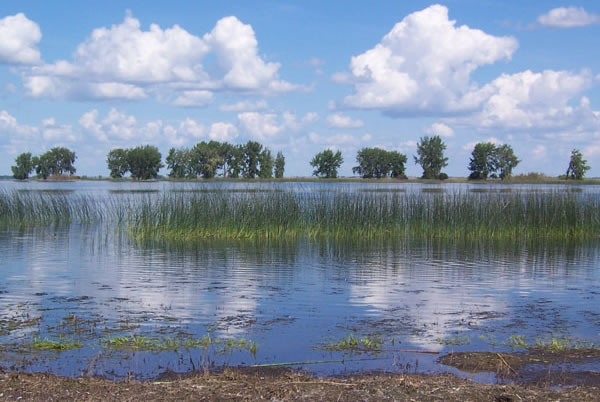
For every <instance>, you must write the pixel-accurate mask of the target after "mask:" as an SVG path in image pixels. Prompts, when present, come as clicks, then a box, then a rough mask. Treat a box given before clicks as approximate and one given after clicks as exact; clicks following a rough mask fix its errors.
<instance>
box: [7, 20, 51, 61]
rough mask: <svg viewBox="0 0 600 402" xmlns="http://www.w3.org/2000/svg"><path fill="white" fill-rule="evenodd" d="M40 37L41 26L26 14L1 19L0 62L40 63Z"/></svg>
mask: <svg viewBox="0 0 600 402" xmlns="http://www.w3.org/2000/svg"><path fill="white" fill-rule="evenodd" d="M40 39H42V33H41V31H40V27H39V26H38V24H36V23H35V22H33V21H31V20H30V19H28V18H27V17H26V16H25V14H23V13H19V14H17V15H9V16H7V17H4V18H2V19H0V63H6V64H38V63H40V62H41V57H40V51H39V50H38V48H37V44H38V43H39V41H40Z"/></svg>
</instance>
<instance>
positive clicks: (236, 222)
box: [0, 191, 600, 242]
mask: <svg viewBox="0 0 600 402" xmlns="http://www.w3.org/2000/svg"><path fill="white" fill-rule="evenodd" d="M88 222H106V223H107V224H112V225H113V226H115V227H118V228H122V229H126V230H127V232H128V233H129V234H130V235H131V236H132V237H133V238H134V239H136V240H144V241H146V240H159V241H164V240H169V241H173V240H183V241H188V240H195V241H197V240H200V239H215V238H218V239H227V240H231V239H253V240H272V239H273V240H275V239H276V240H282V239H286V240H295V239H297V238H309V239H330V240H341V241H349V240H357V239H361V240H364V239H369V240H375V239H402V240H411V239H415V240H417V239H423V240H429V239H431V240H439V239H441V240H451V241H475V240H493V241H512V242H515V241H528V242H537V241H583V240H590V239H596V238H597V237H598V236H599V235H600V197H599V196H598V195H596V194H586V193H573V192H564V191H563V192H558V191H551V192H548V191H546V192H521V191H519V192H511V193H500V192H497V191H494V192H490V193H471V192H465V193H451V192H444V193H435V192H434V193H430V194H426V193H411V192H406V193H404V192H397V191H393V192H364V191H354V192H348V191H330V192H325V193H323V192H291V191H290V192H287V191H261V192H238V193H235V192H232V191H227V192H225V191H223V192H198V193H177V192H165V193H160V194H157V195H152V196H150V195H148V196H143V195H142V196H140V197H138V198H120V197H108V198H106V199H101V200H95V199H91V198H90V197H85V196H78V195H77V194H73V195H70V196H65V195H49V194H34V193H24V194H21V193H18V192H11V193H8V192H5V193H0V226H12V227H28V226H44V225H55V224H70V223H88Z"/></svg>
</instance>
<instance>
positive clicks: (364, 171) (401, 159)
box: [352, 148, 407, 179]
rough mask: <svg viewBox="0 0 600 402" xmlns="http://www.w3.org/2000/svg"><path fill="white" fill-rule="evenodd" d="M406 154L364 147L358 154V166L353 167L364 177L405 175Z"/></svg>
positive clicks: (378, 177)
mask: <svg viewBox="0 0 600 402" xmlns="http://www.w3.org/2000/svg"><path fill="white" fill-rule="evenodd" d="M406 160H407V158H406V155H403V154H401V153H399V152H396V151H394V152H388V151H386V150H384V149H381V148H363V149H361V150H360V151H358V153H357V155H356V162H357V163H358V166H355V167H353V168H352V171H353V172H354V173H357V174H359V175H361V176H362V177H363V178H366V179H368V178H377V179H380V178H382V177H388V176H390V177H396V178H397V177H403V176H404V172H405V166H404V165H405V163H406Z"/></svg>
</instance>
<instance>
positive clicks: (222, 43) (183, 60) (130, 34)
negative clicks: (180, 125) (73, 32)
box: [0, 13, 300, 106]
mask: <svg viewBox="0 0 600 402" xmlns="http://www.w3.org/2000/svg"><path fill="white" fill-rule="evenodd" d="M38 40H39V39H38ZM1 46H2V44H0V52H1ZM0 55H1V53H0ZM209 55H215V58H216V65H213V64H210V63H211V62H210V61H208V63H209V65H208V67H209V68H206V67H207V66H205V63H206V62H207V60H211V59H210V58H209V57H207V56H209ZM38 56H39V55H38ZM279 68H280V64H279V63H274V62H266V61H264V60H263V59H262V58H261V56H259V53H258V41H257V39H256V35H255V32H254V30H253V28H252V27H251V26H250V25H247V24H244V23H243V22H241V21H240V20H239V19H237V18H236V17H233V16H231V17H225V18H222V19H221V20H219V21H218V22H217V23H216V26H215V27H214V29H213V30H212V31H211V32H209V33H207V34H205V35H204V36H203V37H199V36H196V35H193V34H190V33H189V32H187V31H186V30H185V29H183V28H182V27H180V26H179V25H174V26H173V27H171V28H165V29H163V28H161V27H160V26H158V25H157V24H152V25H150V28H149V30H147V31H145V30H143V29H142V28H141V24H140V21H139V20H138V19H136V18H134V17H133V16H132V15H131V14H130V13H128V14H127V15H126V16H125V19H124V21H123V22H122V23H121V24H118V25H113V26H111V27H108V28H107V27H102V28H97V29H94V30H93V31H92V33H91V34H90V36H89V37H88V38H87V39H86V40H85V41H84V42H82V43H81V44H80V45H79V46H78V47H77V49H76V50H75V52H74V55H73V60H72V61H67V60H59V61H56V62H54V63H51V64H43V65H38V66H34V67H32V68H31V69H29V70H28V71H25V72H24V73H23V85H24V87H25V88H26V90H27V93H28V94H29V95H30V96H33V97H51V98H57V97H61V98H63V97H64V98H69V99H139V98H144V97H147V96H149V95H150V94H152V95H155V96H157V98H159V99H172V103H173V104H175V105H177V106H205V105H207V104H208V103H210V102H211V101H212V96H213V93H214V92H215V91H237V92H242V93H244V94H250V95H256V94H261V95H272V94H276V93H281V92H286V91H292V90H297V89H300V87H299V86H297V85H293V84H290V83H288V82H286V81H283V80H281V79H280V78H279V75H278V71H279ZM207 70H210V71H211V73H210V74H209V73H208V72H207Z"/></svg>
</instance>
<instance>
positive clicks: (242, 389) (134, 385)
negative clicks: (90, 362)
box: [0, 369, 600, 401]
mask: <svg viewBox="0 0 600 402" xmlns="http://www.w3.org/2000/svg"><path fill="white" fill-rule="evenodd" d="M0 400H36V401H39V400H55V401H56V400H87V401H101V400H102V401H106V400H119V401H133V400H144V401H149V400H162V401H181V400H195V401H204V400H207V401H208V400H210V401H215V400H323V401H348V400H353V401H356V400H362V401H381V400H410V401H546V400H569V401H600V388H599V387H598V386H595V385H585V386H576V387H566V388H564V389H560V390H559V389H556V388H550V387H544V386H540V385H535V384H527V385H484V384H477V383H474V382H472V381H469V380H464V379H460V378H457V377H455V376H451V375H435V376H426V375H417V374H368V375H359V376H348V377H312V376H310V375H307V374H304V373H299V372H296V371H292V370H286V369H260V370H258V369H243V370H242V369H227V370H225V371H224V372H222V373H217V374H215V373H210V374H208V373H207V374H202V373H198V374H194V375H191V376H186V377H180V376H177V375H172V376H170V377H166V378H163V379H161V380H155V381H135V380H131V381H122V382H114V381H110V380H106V379H102V378H85V377H81V378H67V377H59V376H55V375H51V374H44V373H34V374H25V373H0Z"/></svg>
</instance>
